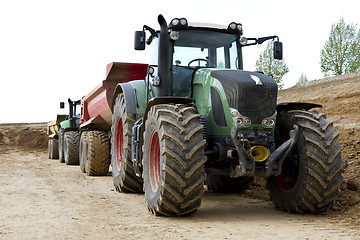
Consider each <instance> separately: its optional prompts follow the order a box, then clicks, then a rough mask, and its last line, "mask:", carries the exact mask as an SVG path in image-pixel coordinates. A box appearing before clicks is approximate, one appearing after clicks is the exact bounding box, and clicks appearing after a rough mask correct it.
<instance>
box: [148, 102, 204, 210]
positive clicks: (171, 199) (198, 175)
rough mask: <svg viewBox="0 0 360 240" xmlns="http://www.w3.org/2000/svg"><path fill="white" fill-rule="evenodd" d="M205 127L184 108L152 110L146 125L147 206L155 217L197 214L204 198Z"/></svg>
mask: <svg viewBox="0 0 360 240" xmlns="http://www.w3.org/2000/svg"><path fill="white" fill-rule="evenodd" d="M202 132H203V125H201V124H200V115H199V114H198V113H197V111H196V109H195V108H193V107H191V106H188V105H182V104H176V105H174V104H160V105H156V106H153V107H151V109H150V110H149V112H148V117H147V119H146V122H145V132H144V144H143V165H144V173H143V175H144V189H145V199H146V205H147V207H148V209H149V211H151V212H152V213H153V214H155V215H166V216H173V215H184V214H188V213H192V212H194V211H196V210H197V209H198V208H199V207H200V204H201V197H202V195H203V194H204V181H205V171H204V164H205V162H206V157H205V155H204V146H205V143H206V141H205V140H204V139H203V135H202Z"/></svg>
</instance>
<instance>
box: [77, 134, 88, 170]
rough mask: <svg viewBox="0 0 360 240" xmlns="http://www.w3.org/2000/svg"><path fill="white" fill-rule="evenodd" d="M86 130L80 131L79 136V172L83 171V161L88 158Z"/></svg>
mask: <svg viewBox="0 0 360 240" xmlns="http://www.w3.org/2000/svg"><path fill="white" fill-rule="evenodd" d="M87 135H88V132H87V131H85V132H82V133H81V137H80V146H79V164H80V170H81V172H83V173H85V172H86V171H85V162H86V159H87V158H88V155H89V151H88V146H87V138H88V136H87Z"/></svg>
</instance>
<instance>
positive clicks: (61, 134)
mask: <svg viewBox="0 0 360 240" xmlns="http://www.w3.org/2000/svg"><path fill="white" fill-rule="evenodd" d="M58 143H59V147H58V148H59V161H60V162H61V163H64V162H65V157H64V129H63V128H60V130H59V139H58Z"/></svg>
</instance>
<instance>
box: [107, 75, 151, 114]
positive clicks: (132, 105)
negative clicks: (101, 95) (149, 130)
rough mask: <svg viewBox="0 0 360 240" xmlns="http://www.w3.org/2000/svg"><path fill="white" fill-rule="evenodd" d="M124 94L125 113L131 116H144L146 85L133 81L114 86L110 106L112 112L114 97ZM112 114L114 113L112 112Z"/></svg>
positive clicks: (139, 81)
mask: <svg viewBox="0 0 360 240" xmlns="http://www.w3.org/2000/svg"><path fill="white" fill-rule="evenodd" d="M120 93H123V94H124V98H125V101H126V111H127V112H129V113H133V114H144V112H145V109H146V85H145V82H144V81H143V80H134V81H131V82H127V83H119V84H118V85H117V86H116V89H115V92H114V97H113V100H112V104H111V109H112V110H113V108H114V105H115V100H116V97H117V96H118V95H119V94H120ZM113 112H114V111H113Z"/></svg>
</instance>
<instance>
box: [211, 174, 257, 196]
mask: <svg viewBox="0 0 360 240" xmlns="http://www.w3.org/2000/svg"><path fill="white" fill-rule="evenodd" d="M253 181H254V177H238V178H231V177H229V176H220V175H210V176H207V177H206V185H207V187H208V190H212V191H213V192H216V193H241V192H243V191H245V190H246V189H248V188H249V187H250V184H251V183H252V182H253Z"/></svg>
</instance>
